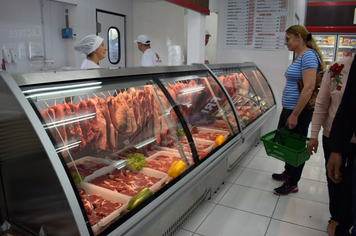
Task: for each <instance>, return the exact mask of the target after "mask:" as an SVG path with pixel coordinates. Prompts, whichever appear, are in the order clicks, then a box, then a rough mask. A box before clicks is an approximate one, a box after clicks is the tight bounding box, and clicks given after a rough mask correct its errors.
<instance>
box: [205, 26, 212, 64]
mask: <svg viewBox="0 0 356 236" xmlns="http://www.w3.org/2000/svg"><path fill="white" fill-rule="evenodd" d="M210 37H211V35H210V33H209V31H208V30H205V59H204V63H205V64H209V63H210V62H209V54H208V51H207V50H206V45H208V43H209V38H210Z"/></svg>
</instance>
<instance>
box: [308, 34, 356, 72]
mask: <svg viewBox="0 0 356 236" xmlns="http://www.w3.org/2000/svg"><path fill="white" fill-rule="evenodd" d="M313 37H314V38H315V41H316V43H317V45H318V46H319V49H320V52H321V53H322V54H323V58H324V61H325V64H326V65H327V66H329V65H330V64H331V63H332V62H334V61H340V60H344V59H347V58H350V57H352V55H353V53H355V49H356V35H351V34H327V33H325V34H314V33H313Z"/></svg>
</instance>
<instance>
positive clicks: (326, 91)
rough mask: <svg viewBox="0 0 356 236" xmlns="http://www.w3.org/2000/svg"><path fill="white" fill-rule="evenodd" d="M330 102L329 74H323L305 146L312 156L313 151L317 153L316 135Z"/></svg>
mask: <svg viewBox="0 0 356 236" xmlns="http://www.w3.org/2000/svg"><path fill="white" fill-rule="evenodd" d="M330 101H331V95H330V73H325V74H324V76H323V79H322V82H321V86H320V90H319V93H318V96H317V98H316V101H315V108H314V112H313V118H312V126H311V136H310V140H309V142H308V144H307V151H308V152H309V153H310V154H311V155H312V154H313V151H314V153H316V152H317V151H318V146H319V141H318V135H319V132H320V129H321V126H322V125H323V123H324V120H325V117H326V115H327V113H328V110H329V105H330Z"/></svg>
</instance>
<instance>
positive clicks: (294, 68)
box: [282, 49, 319, 110]
mask: <svg viewBox="0 0 356 236" xmlns="http://www.w3.org/2000/svg"><path fill="white" fill-rule="evenodd" d="M316 55H317V53H316V52H315V51H314V50H312V49H308V50H307V51H305V52H304V53H303V54H302V55H301V56H300V57H298V58H297V60H295V61H294V62H293V63H292V64H291V65H290V66H289V67H288V69H287V70H286V72H285V74H284V76H285V77H286V79H287V83H286V86H285V87H284V90H283V95H282V106H283V107H284V108H286V109H290V110H294V108H295V106H296V105H297V102H298V99H299V91H298V85H297V82H298V81H299V80H301V79H302V71H303V70H306V69H309V68H314V69H316V70H317V73H318V60H319V56H318V57H317V56H316Z"/></svg>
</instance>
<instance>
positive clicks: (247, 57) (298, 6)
mask: <svg viewBox="0 0 356 236" xmlns="http://www.w3.org/2000/svg"><path fill="white" fill-rule="evenodd" d="M288 2H289V4H290V5H289V19H288V23H289V25H288V27H289V26H291V25H293V24H296V18H295V14H297V15H298V17H299V19H300V24H302V25H304V19H305V10H306V4H307V2H306V0H290V1H288ZM226 3H227V1H226V0H225V1H221V0H210V11H212V12H217V13H218V38H217V63H240V62H253V63H255V64H256V65H257V67H258V68H259V69H260V70H261V71H262V73H263V74H264V75H265V77H266V78H267V80H268V81H269V83H270V85H271V87H272V90H273V92H274V95H275V98H276V102H277V113H276V114H275V116H274V117H271V119H270V121H268V122H267V123H266V125H264V126H263V128H262V134H264V133H267V132H269V131H271V130H274V129H276V127H277V122H278V119H279V114H280V112H281V110H282V105H281V98H282V92H283V88H284V86H285V78H284V72H285V70H286V69H287V67H288V66H289V65H290V64H291V62H292V61H291V59H292V56H291V55H292V54H291V53H290V52H289V51H288V49H287V48H285V49H284V50H268V51H267V50H266V51H264V50H226V49H225V48H224V34H225V19H226V10H225V8H226Z"/></svg>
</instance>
